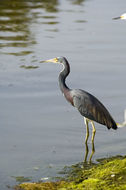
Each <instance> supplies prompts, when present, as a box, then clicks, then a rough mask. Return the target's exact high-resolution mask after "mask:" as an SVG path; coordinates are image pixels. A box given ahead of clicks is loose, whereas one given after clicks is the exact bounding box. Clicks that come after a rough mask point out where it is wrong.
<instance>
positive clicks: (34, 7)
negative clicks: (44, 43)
mask: <svg viewBox="0 0 126 190" xmlns="http://www.w3.org/2000/svg"><path fill="white" fill-rule="evenodd" d="M57 5H58V0H52V1H49V0H37V1H30V0H27V1H26V0H22V1H19V0H11V1H10V0H4V1H1V2H0V41H1V44H0V48H2V50H3V51H4V53H7V54H13V55H26V54H29V52H30V53H32V51H24V48H27V47H29V46H31V45H33V44H36V40H35V37H34V34H33V32H32V31H31V30H30V27H29V25H31V24H32V23H35V22H36V19H37V18H39V17H40V15H41V12H42V9H43V11H44V10H45V11H46V12H50V13H51V12H52V13H53V12H57V11H58V9H57ZM43 18H44V19H55V17H53V16H45V17H44V16H43ZM43 23H45V24H46V22H43ZM47 24H57V22H55V21H49V22H47ZM9 47H14V48H15V47H16V48H15V49H13V52H10V51H9ZM17 47H18V48H17ZM7 48H8V49H7ZM20 48H23V50H22V49H20ZM11 51H12V50H11ZM14 51H16V52H14Z"/></svg>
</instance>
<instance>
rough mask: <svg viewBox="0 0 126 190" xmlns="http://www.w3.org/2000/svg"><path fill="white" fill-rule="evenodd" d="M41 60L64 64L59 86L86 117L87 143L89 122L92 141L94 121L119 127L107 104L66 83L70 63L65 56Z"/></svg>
mask: <svg viewBox="0 0 126 190" xmlns="http://www.w3.org/2000/svg"><path fill="white" fill-rule="evenodd" d="M41 62H52V63H59V64H62V65H63V70H62V71H61V72H60V74H59V86H60V90H61V91H62V93H63V95H64V96H65V98H66V100H67V101H68V102H70V103H71V105H72V106H74V107H76V108H77V109H78V111H79V112H80V114H81V115H82V116H83V117H84V121H85V125H86V131H87V132H86V138H85V144H87V140H88V137H89V127H88V123H89V122H91V124H92V128H93V130H92V142H93V143H94V137H95V132H96V129H95V125H94V121H95V122H98V123H100V124H102V125H106V126H107V128H108V129H110V128H112V129H117V125H116V122H115V121H114V119H113V118H112V116H111V115H110V113H109V112H108V110H107V109H106V108H105V106H104V105H103V104H102V103H101V102H100V101H99V100H98V99H97V98H96V97H94V96H93V95H92V94H90V93H88V92H86V91H84V90H81V89H70V88H68V86H67V85H66V83H65V79H66V77H67V76H68V75H69V73H70V65H69V63H68V61H67V59H66V58H65V57H56V58H53V59H49V60H46V61H41Z"/></svg>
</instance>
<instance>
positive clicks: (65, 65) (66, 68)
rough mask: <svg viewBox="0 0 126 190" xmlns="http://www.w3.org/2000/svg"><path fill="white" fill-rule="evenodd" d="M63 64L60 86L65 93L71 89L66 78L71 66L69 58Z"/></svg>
mask: <svg viewBox="0 0 126 190" xmlns="http://www.w3.org/2000/svg"><path fill="white" fill-rule="evenodd" d="M62 64H63V70H62V71H61V72H60V74H59V86H60V90H61V91H62V93H64V92H65V91H66V90H69V88H68V87H67V85H66V83H65V79H66V77H67V76H68V75H69V73H70V66H69V63H68V61H67V60H66V61H65V62H63V63H62Z"/></svg>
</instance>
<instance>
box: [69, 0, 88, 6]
mask: <svg viewBox="0 0 126 190" xmlns="http://www.w3.org/2000/svg"><path fill="white" fill-rule="evenodd" d="M84 1H85V0H71V2H72V4H75V5H82V3H83V2H84Z"/></svg>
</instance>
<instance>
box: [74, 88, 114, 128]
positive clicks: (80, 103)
mask: <svg viewBox="0 0 126 190" xmlns="http://www.w3.org/2000/svg"><path fill="white" fill-rule="evenodd" d="M71 94H72V96H73V106H75V107H76V108H77V109H78V111H79V112H80V114H81V115H82V116H84V117H86V118H88V119H90V120H93V121H96V122H98V123H100V124H102V125H106V126H107V128H108V129H110V128H113V129H117V125H116V123H115V121H114V120H113V118H112V116H111V115H110V113H109V112H108V110H107V109H106V108H105V106H104V105H103V104H102V103H101V102H100V101H99V100H98V99H97V98H95V97H94V96H93V95H91V94H89V93H88V92H86V91H84V90H80V89H77V90H72V91H71Z"/></svg>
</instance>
